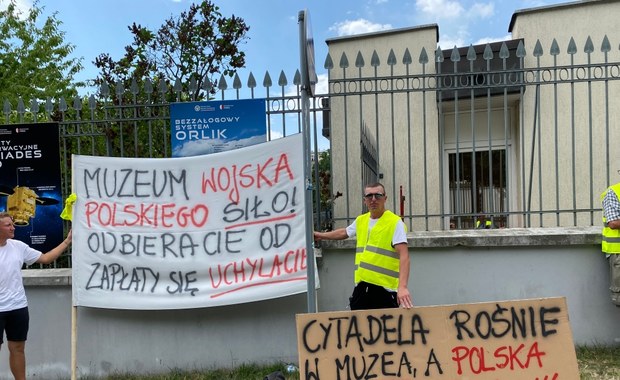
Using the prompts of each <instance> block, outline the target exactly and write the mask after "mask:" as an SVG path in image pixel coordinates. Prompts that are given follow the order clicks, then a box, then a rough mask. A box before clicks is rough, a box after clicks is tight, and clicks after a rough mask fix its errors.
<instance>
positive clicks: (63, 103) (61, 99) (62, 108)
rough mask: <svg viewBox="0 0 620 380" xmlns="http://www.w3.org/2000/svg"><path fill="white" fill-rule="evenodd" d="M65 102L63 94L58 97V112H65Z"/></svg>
mask: <svg viewBox="0 0 620 380" xmlns="http://www.w3.org/2000/svg"><path fill="white" fill-rule="evenodd" d="M67 108H68V107H67V102H66V101H65V98H64V96H63V97H61V98H60V103H59V104H58V110H59V111H60V112H67Z"/></svg>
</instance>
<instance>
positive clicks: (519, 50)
mask: <svg viewBox="0 0 620 380" xmlns="http://www.w3.org/2000/svg"><path fill="white" fill-rule="evenodd" d="M526 55H527V51H526V50H525V44H524V43H523V40H521V41H519V44H518V45H517V58H523V57H525V56H526Z"/></svg>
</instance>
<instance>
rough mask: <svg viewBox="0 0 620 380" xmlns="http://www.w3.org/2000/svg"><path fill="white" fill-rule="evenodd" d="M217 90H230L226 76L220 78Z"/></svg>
mask: <svg viewBox="0 0 620 380" xmlns="http://www.w3.org/2000/svg"><path fill="white" fill-rule="evenodd" d="M217 88H219V89H220V90H222V91H224V90H226V89H227V88H228V83H227V82H226V77H225V76H224V74H222V76H220V82H219V83H218V84H217Z"/></svg>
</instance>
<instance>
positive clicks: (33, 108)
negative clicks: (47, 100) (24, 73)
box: [30, 99, 39, 114]
mask: <svg viewBox="0 0 620 380" xmlns="http://www.w3.org/2000/svg"><path fill="white" fill-rule="evenodd" d="M30 112H32V113H35V114H36V113H39V102H38V101H37V100H36V99H32V100H31V101H30Z"/></svg>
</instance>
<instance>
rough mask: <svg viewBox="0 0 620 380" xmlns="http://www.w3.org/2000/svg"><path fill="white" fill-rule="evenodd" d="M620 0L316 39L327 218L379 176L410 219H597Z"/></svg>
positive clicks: (358, 201) (617, 132)
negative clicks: (448, 43) (457, 33)
mask: <svg viewBox="0 0 620 380" xmlns="http://www.w3.org/2000/svg"><path fill="white" fill-rule="evenodd" d="M618 14H620V2H619V1H605V0H599V1H581V2H573V3H565V4H559V5H555V6H548V7H540V8H532V9H524V10H518V11H516V12H515V13H514V14H513V17H512V20H511V22H510V25H509V26H508V30H509V31H510V32H511V33H512V39H511V40H508V41H501V42H497V43H492V44H488V45H479V46H469V47H463V48H458V49H456V48H455V49H449V50H438V48H437V43H438V30H439V26H437V25H425V26H419V27H413V28H406V29H397V30H391V31H385V32H379V33H371V34H365V35H357V36H349V37H342V38H334V39H330V40H328V41H327V44H328V46H329V56H328V59H327V61H326V66H327V67H328V68H329V67H331V68H330V69H329V93H330V110H331V118H330V127H331V128H330V130H329V133H328V134H329V136H328V137H329V138H330V140H331V143H332V166H333V177H332V178H333V183H332V185H333V191H334V193H335V192H342V193H344V194H345V196H344V197H342V198H339V199H337V200H335V202H334V218H335V221H336V226H343V225H346V224H347V223H349V222H350V221H351V220H352V218H354V217H355V216H357V215H358V214H359V213H360V212H362V197H361V194H362V190H363V188H362V187H363V184H364V183H367V182H370V181H374V180H378V181H380V182H382V183H383V184H384V185H385V186H386V189H387V192H388V207H389V208H390V209H392V210H394V211H395V212H397V213H399V214H401V215H402V216H403V217H404V218H405V221H406V222H407V224H408V226H409V227H410V229H412V230H418V231H419V230H436V229H449V228H457V229H466V228H474V227H475V226H476V222H477V221H478V220H480V219H482V218H486V220H490V221H492V225H493V227H540V226H543V227H555V226H589V225H598V224H600V201H599V195H600V193H601V192H602V191H603V190H604V189H605V188H606V187H607V186H608V185H609V184H610V183H615V182H618V181H620V177H618V176H617V174H616V170H617V169H620V153H618V152H617V151H616V150H615V147H617V146H618V143H619V142H620V128H619V121H618V120H620V110H619V107H618V106H617V104H618V103H617V99H619V96H620V82H619V80H620V63H619V62H620V50H619V45H620V24H619V23H618V22H617V20H616V16H615V15H618Z"/></svg>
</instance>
